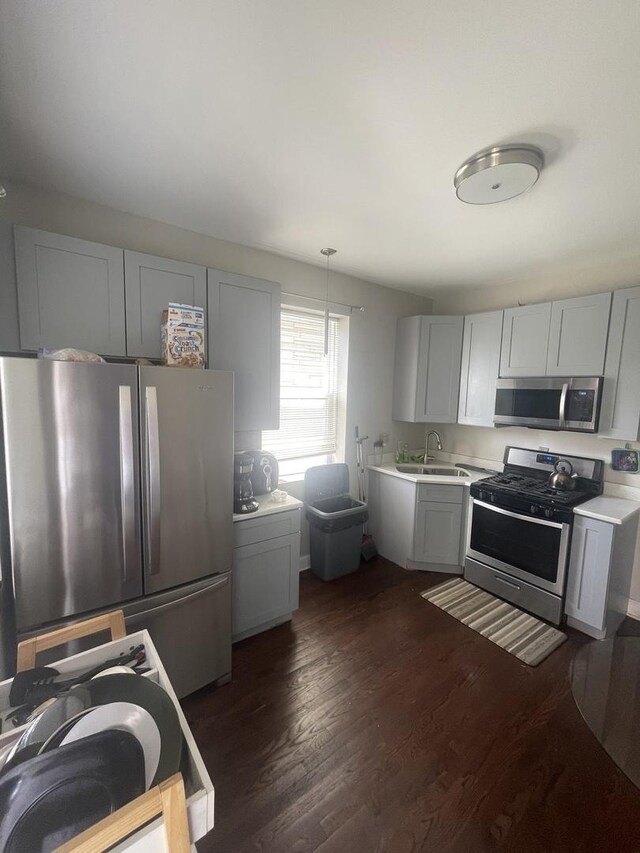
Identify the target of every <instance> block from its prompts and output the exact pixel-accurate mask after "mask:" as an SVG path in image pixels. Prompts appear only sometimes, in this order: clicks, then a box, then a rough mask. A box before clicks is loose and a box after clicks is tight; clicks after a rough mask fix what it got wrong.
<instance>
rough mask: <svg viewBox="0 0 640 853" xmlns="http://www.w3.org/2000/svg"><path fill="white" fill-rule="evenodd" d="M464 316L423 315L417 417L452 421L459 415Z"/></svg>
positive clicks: (422, 421)
mask: <svg viewBox="0 0 640 853" xmlns="http://www.w3.org/2000/svg"><path fill="white" fill-rule="evenodd" d="M463 326H464V317H423V318H422V323H421V330H420V353H419V356H418V390H417V401H416V421H418V422H421V423H430V424H451V423H455V422H456V420H457V417H458V391H459V388H460V359H461V357H462V329H463Z"/></svg>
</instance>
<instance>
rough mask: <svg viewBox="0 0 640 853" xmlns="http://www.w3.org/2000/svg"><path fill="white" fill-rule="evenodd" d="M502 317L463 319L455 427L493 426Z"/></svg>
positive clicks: (498, 313) (497, 313) (495, 313)
mask: <svg viewBox="0 0 640 853" xmlns="http://www.w3.org/2000/svg"><path fill="white" fill-rule="evenodd" d="M502 315H503V312H502V311H491V312H489V313H487V314H472V315H471V316H469V317H465V318H464V337H463V341H462V368H461V370H460V401H459V405H458V423H459V424H470V425H472V426H488V427H491V426H493V412H494V406H495V397H496V379H497V378H498V374H499V372H500V342H501V340H502Z"/></svg>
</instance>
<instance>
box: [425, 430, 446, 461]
mask: <svg viewBox="0 0 640 853" xmlns="http://www.w3.org/2000/svg"><path fill="white" fill-rule="evenodd" d="M432 435H435V437H436V441H437V442H438V444H437V445H436V447H437V448H438V450H442V439H441V438H440V434H439V433H437V432H436V431H435V429H432V430H430V431H429V432H428V433H427V435H426V437H425V441H424V464H425V465H426V464H427V462H428V461H429V439H430V438H431V436H432Z"/></svg>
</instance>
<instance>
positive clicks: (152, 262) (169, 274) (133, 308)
mask: <svg viewBox="0 0 640 853" xmlns="http://www.w3.org/2000/svg"><path fill="white" fill-rule="evenodd" d="M124 272H125V294H126V305H127V355H129V356H135V357H139V356H142V357H146V358H160V355H161V347H160V324H161V319H162V312H163V311H164V309H165V308H166V307H167V305H168V304H169V302H181V303H183V304H186V305H195V306H197V307H198V308H203V309H204V310H205V312H206V308H207V270H206V268H205V267H201V266H198V265H197V264H188V263H185V262H184V261H172V260H170V259H169V258H157V257H155V256H154V255H145V254H142V253H141V252H130V251H128V250H125V253H124Z"/></svg>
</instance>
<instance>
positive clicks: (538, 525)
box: [467, 498, 571, 595]
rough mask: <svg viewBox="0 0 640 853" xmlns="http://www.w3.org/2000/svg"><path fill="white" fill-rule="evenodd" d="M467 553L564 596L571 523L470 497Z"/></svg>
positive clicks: (495, 567) (541, 587)
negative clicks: (519, 511) (532, 514)
mask: <svg viewBox="0 0 640 853" xmlns="http://www.w3.org/2000/svg"><path fill="white" fill-rule="evenodd" d="M470 504H471V512H470V513H469V526H468V531H467V555H468V556H469V557H473V558H475V559H476V560H479V561H480V562H481V563H484V564H485V565H487V566H491V567H492V568H494V569H500V570H502V571H503V572H508V573H509V574H510V575H512V576H513V577H517V578H520V579H521V580H524V581H528V582H529V583H531V584H534V585H535V586H537V587H539V588H540V589H545V590H547V591H548V592H552V593H555V594H556V595H563V593H564V582H565V572H566V565H567V554H568V549H569V536H570V533H571V526H570V525H569V524H561V523H559V522H557V521H547V520H546V519H543V518H533V517H531V516H528V515H521V514H520V513H517V512H512V511H511V510H507V509H502V507H497V506H493V505H492V504H487V503H484V501H479V500H476V499H475V498H471V500H470Z"/></svg>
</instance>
